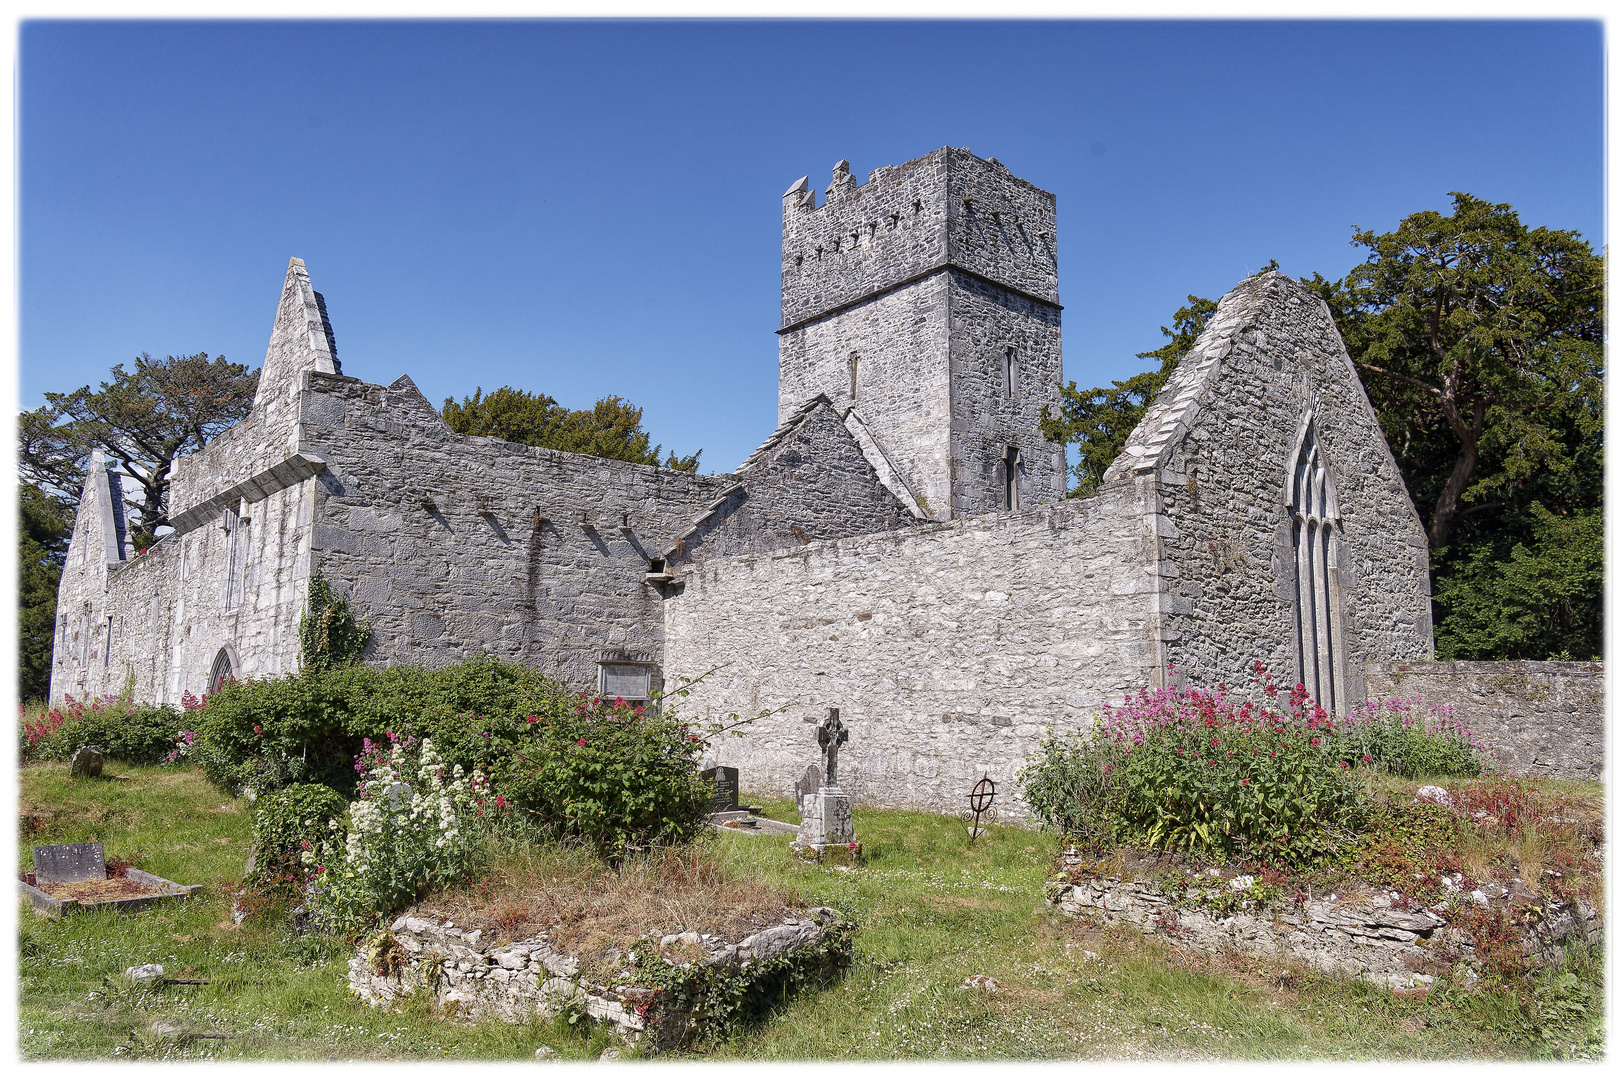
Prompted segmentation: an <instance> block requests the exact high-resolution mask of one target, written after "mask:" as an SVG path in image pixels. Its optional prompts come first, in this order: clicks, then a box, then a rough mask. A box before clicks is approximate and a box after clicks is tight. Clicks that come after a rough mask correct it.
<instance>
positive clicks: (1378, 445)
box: [1106, 272, 1432, 711]
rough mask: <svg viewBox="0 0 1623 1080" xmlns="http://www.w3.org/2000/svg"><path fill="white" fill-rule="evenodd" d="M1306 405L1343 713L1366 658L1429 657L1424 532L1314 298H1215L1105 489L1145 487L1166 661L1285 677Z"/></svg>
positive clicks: (1270, 288)
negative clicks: (1325, 504)
mask: <svg viewBox="0 0 1623 1080" xmlns="http://www.w3.org/2000/svg"><path fill="white" fill-rule="evenodd" d="M1310 408H1311V409H1312V410H1313V411H1314V415H1315V422H1316V424H1317V425H1318V432H1319V438H1320V442H1321V446H1322V447H1323V450H1324V453H1325V454H1326V456H1327V457H1328V459H1329V465H1330V467H1331V470H1332V472H1333V478H1332V479H1333V482H1334V485H1335V488H1336V490H1337V491H1338V493H1339V500H1340V509H1341V526H1340V529H1339V531H1338V533H1337V542H1338V544H1339V574H1340V589H1341V599H1342V610H1341V611H1340V613H1339V617H1340V618H1339V623H1338V630H1337V634H1338V638H1339V640H1340V648H1341V649H1342V650H1343V663H1342V672H1343V674H1344V676H1345V678H1344V680H1343V686H1344V691H1343V696H1342V701H1341V702H1339V703H1338V705H1339V706H1340V708H1338V711H1341V709H1344V708H1345V707H1346V705H1347V704H1348V703H1351V702H1357V701H1362V700H1363V691H1362V687H1361V685H1360V684H1361V673H1362V670H1363V664H1364V663H1365V662H1366V661H1369V660H1374V659H1391V660H1421V659H1426V658H1428V657H1430V656H1431V652H1432V635H1431V603H1430V595H1429V577H1428V563H1427V548H1426V538H1425V533H1424V531H1423V530H1422V529H1421V526H1420V521H1419V518H1418V517H1417V516H1416V515H1415V512H1414V507H1413V504H1412V503H1411V502H1410V500H1409V496H1408V492H1407V490H1406V489H1405V487H1404V484H1403V480H1402V477H1401V476H1400V474H1399V473H1398V470H1397V465H1396V463H1395V462H1394V461H1393V459H1392V455H1391V452H1390V450H1389V449H1388V448H1387V445H1386V441H1385V439H1384V438H1382V436H1381V434H1380V427H1379V425H1378V423H1377V421H1376V419H1375V415H1374V411H1373V410H1372V409H1371V408H1370V405H1369V399H1368V398H1367V397H1366V396H1365V394H1364V389H1363V384H1362V383H1361V382H1360V381H1359V379H1358V376H1357V374H1356V373H1355V371H1354V370H1353V366H1352V363H1351V361H1350V360H1349V359H1348V357H1347V354H1346V351H1345V349H1344V348H1343V347H1342V344H1341V339H1340V337H1339V335H1338V334H1337V332H1336V329H1335V325H1334V323H1333V322H1332V320H1331V318H1330V314H1329V311H1328V310H1327V309H1326V308H1325V306H1324V304H1323V302H1322V301H1321V300H1319V299H1318V298H1317V297H1316V296H1314V295H1313V294H1312V293H1310V292H1309V291H1308V290H1307V289H1305V288H1304V287H1303V286H1301V285H1300V284H1299V283H1297V282H1295V281H1292V280H1291V279H1290V278H1288V277H1286V276H1285V275H1283V274H1279V273H1272V272H1271V273H1267V274H1262V275H1258V276H1257V277H1253V278H1248V279H1246V280H1245V281H1244V282H1242V283H1241V284H1240V285H1239V286H1238V287H1237V288H1235V289H1234V290H1233V291H1232V292H1230V293H1229V294H1228V295H1226V296H1225V297H1223V299H1222V301H1221V302H1220V304H1219V307H1218V311H1217V312H1216V314H1214V315H1213V317H1212V319H1211V321H1210V323H1209V324H1208V326H1207V328H1206V330H1205V332H1204V333H1202V334H1201V336H1200V338H1199V340H1198V341H1197V342H1196V344H1195V346H1194V348H1193V349H1192V350H1191V352H1190V355H1189V356H1188V357H1187V358H1186V359H1185V360H1184V362H1183V363H1182V364H1181V365H1180V366H1179V369H1178V371H1177V372H1176V373H1175V374H1174V376H1173V378H1172V379H1170V380H1169V381H1168V383H1167V386H1166V387H1165V388H1164V389H1163V391H1162V392H1161V394H1160V395H1159V397H1158V398H1157V399H1156V402H1155V404H1154V405H1153V406H1152V408H1151V409H1150V410H1149V411H1148V412H1147V413H1146V415H1145V418H1144V420H1143V422H1141V423H1140V425H1139V427H1138V428H1137V429H1136V430H1135V431H1134V433H1133V436H1132V437H1131V438H1130V440H1129V443H1128V447H1127V449H1126V450H1125V451H1124V452H1123V454H1122V457H1121V459H1119V460H1118V461H1117V462H1116V463H1115V464H1114V465H1112V466H1111V468H1110V470H1108V471H1107V473H1106V482H1107V484H1108V483H1124V482H1127V480H1128V478H1129V477H1133V476H1137V477H1138V478H1139V479H1140V481H1141V482H1143V481H1147V480H1148V479H1149V478H1151V477H1153V478H1154V488H1155V494H1154V496H1153V498H1154V499H1155V501H1156V503H1157V513H1158V515H1159V517H1158V518H1157V520H1158V522H1160V528H1159V529H1158V530H1157V541H1158V543H1159V545H1160V549H1161V559H1162V567H1163V571H1164V575H1165V592H1166V600H1165V605H1164V613H1163V621H1162V629H1161V634H1162V637H1163V640H1165V641H1166V642H1167V652H1166V659H1167V660H1168V661H1169V662H1171V663H1174V664H1176V665H1177V666H1178V668H1179V669H1180V670H1181V671H1182V673H1183V675H1184V676H1185V677H1187V678H1188V679H1190V680H1191V681H1193V682H1196V683H1199V684H1204V685H1210V684H1213V683H1216V682H1218V681H1227V682H1230V683H1235V682H1238V681H1241V680H1247V679H1249V677H1250V665H1251V663H1252V662H1253V661H1256V660H1260V661H1262V662H1263V663H1264V664H1266V665H1267V666H1268V668H1269V670H1270V672H1271V674H1272V675H1273V677H1274V678H1276V679H1279V680H1282V681H1283V682H1284V683H1286V684H1290V683H1294V682H1296V681H1297V680H1298V679H1299V678H1300V677H1301V676H1300V672H1299V671H1298V670H1297V662H1296V648H1295V635H1296V617H1295V596H1296V585H1295V582H1296V577H1295V575H1296V565H1297V564H1296V558H1295V554H1294V548H1293V546H1292V540H1291V512H1290V509H1289V507H1288V506H1287V505H1286V503H1285V481H1286V474H1287V469H1288V462H1287V459H1288V458H1290V456H1291V455H1292V453H1293V451H1294V449H1295V446H1296V439H1297V436H1298V434H1299V433H1300V431H1301V428H1302V421H1303V417H1304V415H1305V414H1306V413H1307V411H1308V410H1309V409H1310ZM1326 704H1328V703H1326Z"/></svg>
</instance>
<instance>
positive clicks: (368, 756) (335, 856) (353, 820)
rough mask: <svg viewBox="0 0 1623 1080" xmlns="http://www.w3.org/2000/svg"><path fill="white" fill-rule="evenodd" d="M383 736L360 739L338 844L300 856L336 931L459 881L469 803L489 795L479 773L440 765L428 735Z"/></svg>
mask: <svg viewBox="0 0 1623 1080" xmlns="http://www.w3.org/2000/svg"><path fill="white" fill-rule="evenodd" d="M388 740H389V741H388V742H387V743H374V742H372V741H371V740H370V739H367V740H366V741H365V743H364V746H363V750H362V753H361V754H360V756H359V757H357V759H356V761H355V768H356V771H357V772H359V773H360V783H359V788H358V790H359V798H357V799H356V800H355V801H354V802H352V803H350V804H349V827H348V829H347V830H346V831H345V832H344V833H343V839H342V841H341V842H339V841H337V840H328V841H327V842H325V843H322V844H321V845H319V847H317V846H315V845H312V847H311V849H309V850H306V851H304V852H303V853H302V855H301V861H302V862H303V863H304V865H306V866H307V867H310V868H311V870H312V873H313V875H314V880H315V883H316V904H317V907H318V909H319V910H320V911H321V912H322V914H323V916H324V917H325V918H326V920H327V921H328V922H329V923H330V924H331V925H333V926H334V927H336V928H340V929H346V930H352V931H353V930H361V929H365V928H366V927H369V926H371V925H374V924H376V923H377V922H378V921H379V920H381V919H383V918H385V917H387V916H388V915H390V914H391V913H392V912H394V911H396V910H398V909H400V908H402V907H405V906H406V905H408V904H410V903H412V902H413V901H414V900H416V899H417V898H418V897H419V896H421V895H423V894H424V893H426V892H427V891H429V890H430V889H433V888H436V887H439V886H443V885H447V884H450V883H452V882H454V881H456V880H458V879H460V878H462V877H463V876H465V875H466V874H467V873H468V872H469V871H470V870H471V869H472V867H473V863H474V856H475V853H476V851H477V850H478V841H479V835H478V834H479V832H480V820H479V819H480V814H481V811H480V808H479V806H478V805H477V804H479V803H481V802H482V801H484V800H486V799H488V798H489V796H490V786H489V781H488V780H487V778H486V777H485V775H484V774H483V773H482V772H478V771H475V772H474V773H473V775H472V776H465V775H464V774H463V771H462V766H460V765H447V764H446V763H445V762H444V761H443V760H442V759H441V758H440V755H439V753H438V752H437V751H436V750H435V748H434V743H433V741H432V740H431V739H423V740H421V741H420V742H419V741H418V740H416V739H415V738H412V737H410V736H399V735H396V734H395V733H393V732H390V733H389V734H388ZM336 831H337V830H336V829H335V830H334V832H335V833H336Z"/></svg>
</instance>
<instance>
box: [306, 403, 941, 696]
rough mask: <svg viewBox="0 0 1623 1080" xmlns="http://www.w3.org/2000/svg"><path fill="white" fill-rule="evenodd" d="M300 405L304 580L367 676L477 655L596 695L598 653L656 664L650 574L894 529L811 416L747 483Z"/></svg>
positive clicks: (654, 589)
mask: <svg viewBox="0 0 1623 1080" xmlns="http://www.w3.org/2000/svg"><path fill="white" fill-rule="evenodd" d="M305 400H306V407H305V410H304V413H303V416H302V424H303V431H304V436H305V441H304V444H303V449H304V451H306V452H308V453H311V454H315V455H319V456H320V457H321V458H323V459H325V460H326V461H327V462H328V463H329V464H328V468H327V471H326V472H324V473H323V474H322V475H321V477H320V481H319V483H318V484H317V487H316V499H315V529H314V537H313V547H312V550H313V554H314V558H315V561H316V565H317V569H318V570H319V572H320V573H322V574H323V575H324V576H326V577H327V578H328V580H330V581H331V582H332V584H333V588H334V592H335V593H336V594H338V595H340V596H346V597H348V598H350V600H351V601H352V603H353V606H354V607H355V609H356V613H357V615H358V616H360V617H363V618H366V619H369V620H370V621H371V623H372V634H373V638H372V645H371V647H370V649H369V657H370V658H372V659H374V660H378V661H383V662H389V663H412V664H423V665H426V666H430V667H433V666H439V665H442V664H446V663H451V662H453V661H456V660H461V659H465V658H469V657H473V656H478V655H480V654H482V653H485V652H489V653H492V654H494V655H497V656H500V657H502V658H503V659H508V660H514V661H518V662H521V663H526V664H530V665H532V666H535V667H539V668H541V669H542V670H545V671H547V672H548V673H550V674H554V675H556V676H557V677H559V678H561V679H563V680H564V681H565V682H567V683H568V684H569V685H570V686H572V687H578V688H582V689H595V687H596V685H597V668H596V664H597V661H598V658H599V655H600V653H601V652H602V651H603V650H605V649H609V650H626V651H630V652H632V653H637V654H646V655H647V657H648V658H649V659H651V660H653V661H655V662H656V663H657V661H658V659H659V656H658V654H659V651H660V650H659V646H660V642H661V640H662V636H663V628H664V622H663V610H662V604H663V602H664V599H663V593H662V587H661V586H660V585H658V584H655V583H649V582H646V581H644V575H645V574H647V573H648V571H649V568H650V563H651V562H652V560H654V559H660V558H664V557H665V555H666V554H667V553H668V552H672V550H673V549H675V552H674V554H673V556H672V561H673V563H678V562H681V561H684V560H686V559H688V558H691V557H694V556H695V555H706V554H708V553H709V552H710V551H712V550H724V551H725V550H746V551H747V550H755V549H757V548H758V547H761V546H781V545H782V544H784V543H791V544H797V545H798V544H799V543H802V542H804V541H803V540H801V539H800V536H804V537H805V538H806V539H807V540H810V539H815V538H818V537H820V536H829V535H836V536H837V535H843V534H845V533H848V532H851V531H857V530H867V529H872V528H878V527H894V526H895V525H897V524H900V523H901V522H903V521H905V520H909V517H908V515H907V514H906V511H905V510H903V509H902V507H901V505H900V504H899V503H898V502H897V501H896V499H895V497H894V496H893V495H891V494H890V493H889V492H888V491H886V490H885V489H884V487H883V486H882V485H880V484H879V482H878V480H877V477H876V476H875V474H874V472H873V469H872V468H871V467H870V466H868V465H867V464H866V460H865V459H864V458H863V457H862V455H861V451H860V450H858V449H857V448H856V445H855V443H854V442H853V441H852V439H851V437H850V435H849V433H848V432H846V430H845V429H844V427H843V425H841V424H840V423H839V421H838V418H837V417H835V416H833V415H832V411H831V410H829V409H828V407H827V405H826V404H825V405H824V406H823V411H822V412H820V413H818V414H816V415H815V416H810V417H807V418H805V420H804V422H803V423H801V424H800V425H799V426H798V427H797V428H796V429H795V430H794V431H793V432H788V433H784V436H783V438H782V439H781V440H780V441H779V442H778V443H777V444H775V445H774V451H775V453H773V454H768V455H766V456H765V457H763V459H762V460H761V461H760V462H758V463H757V465H756V467H755V468H754V469H752V470H750V471H748V472H746V473H744V474H740V475H732V474H720V475H715V476H699V475H696V474H693V473H686V472H678V471H674V470H671V469H664V468H660V467H657V466H652V465H637V464H632V463H630V462H623V461H609V460H606V459H603V458H595V457H589V456H587V455H584V454H569V453H564V452H562V451H557V450H546V449H541V448H538V447H529V446H521V445H518V444H516V443H509V442H505V441H502V440H500V439H488V438H479V437H471V436H463V435H458V434H457V433H455V432H453V431H452V430H451V429H450V428H449V427H447V426H446V425H445V423H444V422H443V421H442V420H441V419H440V417H439V415H438V413H436V412H435V411H434V409H433V407H432V406H430V405H429V404H428V403H427V402H426V401H425V400H424V399H423V397H422V395H421V394H419V393H418V392H417V389H416V387H415V386H413V385H412V383H411V380H409V379H406V378H404V377H402V378H401V379H400V380H398V381H397V382H395V383H394V384H393V385H392V386H389V387H382V386H377V385H375V384H370V383H362V382H358V381H356V380H353V379H348V378H345V377H342V376H333V375H319V374H316V375H311V376H309V390H308V392H307V394H306V398H305ZM797 529H798V530H799V533H798V534H797V533H796V532H795V530H797ZM758 534H759V535H758ZM763 537H764V539H763ZM678 541H681V543H680V544H679V543H678ZM656 675H657V672H656ZM656 685H657V680H656Z"/></svg>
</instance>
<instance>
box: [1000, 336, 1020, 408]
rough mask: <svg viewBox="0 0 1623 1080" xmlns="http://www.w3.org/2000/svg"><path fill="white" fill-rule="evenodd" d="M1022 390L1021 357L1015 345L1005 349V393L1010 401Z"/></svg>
mask: <svg viewBox="0 0 1623 1080" xmlns="http://www.w3.org/2000/svg"><path fill="white" fill-rule="evenodd" d="M1019 389H1020V355H1019V353H1018V352H1016V351H1015V348H1014V346H1013V345H1008V346H1005V347H1004V349H1003V393H1004V394H1005V395H1006V396H1007V397H1008V399H1009V400H1010V401H1013V400H1014V397H1015V394H1016V393H1017V392H1018V391H1019Z"/></svg>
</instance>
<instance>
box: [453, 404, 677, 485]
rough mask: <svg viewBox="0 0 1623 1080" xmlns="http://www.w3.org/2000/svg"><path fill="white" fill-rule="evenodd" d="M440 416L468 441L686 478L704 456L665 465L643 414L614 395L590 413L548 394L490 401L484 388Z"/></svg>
mask: <svg viewBox="0 0 1623 1080" xmlns="http://www.w3.org/2000/svg"><path fill="white" fill-rule="evenodd" d="M440 412H441V415H442V416H444V417H445V422H446V423H447V424H449V425H450V426H451V430H452V431H457V432H461V433H462V434H463V435H485V436H490V437H494V438H497V439H506V440H507V441H508V442H516V443H523V444H524V445H526V446H544V447H546V448H548V449H549V450H564V451H567V452H569V453H572V454H591V455H593V456H594V457H603V458H611V459H613V460H615V461H634V462H637V463H638V464H641V465H660V464H663V465H664V466H665V468H667V469H676V470H679V471H681V472H697V471H698V468H699V454H701V453H703V451H695V452H694V453H692V454H690V455H689V456H687V457H683V458H679V457H677V456H676V454H675V453H674V452H673V453H670V454H667V455H666V458H665V460H664V461H663V462H661V461H660V459H659V451H660V447H659V446H658V445H657V444H656V445H654V446H652V447H650V446H649V443H650V441H651V440H650V438H649V435H648V433H647V432H646V431H644V430H643V429H642V409H641V408H639V407H637V406H635V405H633V404H631V402H629V401H626V400H625V399H624V398H620V397H615V396H613V395H610V396H608V397H605V398H602V399H600V400H599V401H598V403H597V404H596V405H595V406H593V407H592V408H591V409H566V408H564V407H563V406H562V405H560V404H558V402H557V401H555V400H554V399H553V398H551V397H550V396H548V395H546V394H532V393H529V392H528V391H525V390H515V389H513V388H512V387H510V386H504V387H502V388H501V389H499V390H495V391H493V392H492V393H491V394H490V395H489V396H488V397H487V396H485V394H484V388H483V387H479V388H476V389H475V390H474V393H473V396H472V397H464V398H463V399H462V403H461V404H460V405H459V404H457V402H456V401H455V400H454V399H453V398H446V399H445V407H444V408H443V409H441V410H440Z"/></svg>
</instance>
